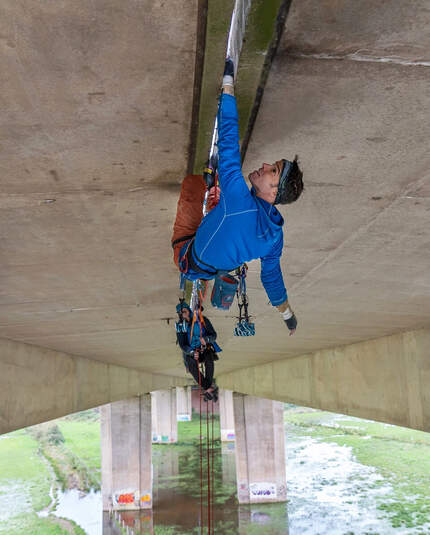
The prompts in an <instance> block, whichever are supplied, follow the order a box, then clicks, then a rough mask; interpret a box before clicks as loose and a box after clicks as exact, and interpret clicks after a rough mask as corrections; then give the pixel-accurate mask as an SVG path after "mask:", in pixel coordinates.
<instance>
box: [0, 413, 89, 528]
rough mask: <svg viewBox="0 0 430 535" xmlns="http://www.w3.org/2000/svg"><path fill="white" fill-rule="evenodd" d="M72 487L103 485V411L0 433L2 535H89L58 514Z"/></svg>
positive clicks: (79, 488)
mask: <svg viewBox="0 0 430 535" xmlns="http://www.w3.org/2000/svg"><path fill="white" fill-rule="evenodd" d="M69 489H78V490H79V491H81V492H82V493H87V492H88V491H89V490H90V489H96V490H97V489H100V423H99V417H98V411H96V410H93V411H85V412H84V413H80V414H79V415H72V416H69V417H66V418H62V419H60V420H56V421H55V422H48V423H45V424H40V425H37V426H33V427H30V428H28V429H26V430H20V431H16V432H14V433H9V434H7V435H4V436H2V437H0V534H2V535H3V534H4V535H6V534H7V535H28V534H29V533H31V535H85V532H84V530H82V529H81V528H80V527H79V526H78V525H77V524H75V523H74V522H73V521H72V520H70V519H65V518H59V517H57V516H54V515H53V514H52V511H53V510H54V509H55V507H56V505H57V503H58V502H57V495H58V492H60V491H63V490H69Z"/></svg>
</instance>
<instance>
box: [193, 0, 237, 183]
mask: <svg viewBox="0 0 430 535" xmlns="http://www.w3.org/2000/svg"><path fill="white" fill-rule="evenodd" d="M233 7H234V0H209V2H208V14H207V27H206V46H205V58H204V66H203V79H202V88H201V95H200V110H199V127H198V134H197V147H196V157H195V162H194V168H193V169H194V170H193V172H194V173H196V174H199V173H201V172H202V170H203V167H204V165H205V163H206V160H207V157H208V150H209V147H210V142H211V136H212V130H213V125H214V120H215V116H216V112H217V107H218V95H219V92H220V89H221V81H222V73H223V71H224V59H225V52H226V50H227V38H228V30H229V28H230V21H231V14H232V12H233Z"/></svg>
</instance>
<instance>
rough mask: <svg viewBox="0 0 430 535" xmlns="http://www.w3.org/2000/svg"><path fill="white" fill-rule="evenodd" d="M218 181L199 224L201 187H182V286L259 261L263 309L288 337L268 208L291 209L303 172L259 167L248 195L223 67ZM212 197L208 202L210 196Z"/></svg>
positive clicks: (188, 183)
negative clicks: (274, 315) (269, 308)
mask: <svg viewBox="0 0 430 535" xmlns="http://www.w3.org/2000/svg"><path fill="white" fill-rule="evenodd" d="M218 152H219V163H218V177H219V184H220V190H221V192H220V199H219V202H218V204H217V205H216V206H214V207H213V208H212V209H211V210H210V212H209V213H208V214H207V215H206V216H205V217H204V218H203V219H202V205H203V199H204V195H205V189H206V185H205V182H204V180H203V178H202V176H201V175H188V176H187V177H186V178H185V179H184V181H183V183H182V190H181V195H180V199H179V202H178V209H177V214H176V220H175V225H174V228H173V236H172V247H173V249H174V261H175V263H176V265H177V266H178V267H179V269H180V271H181V272H182V273H183V275H184V277H185V278H186V279H188V280H192V281H194V280H197V279H213V278H215V277H216V275H217V273H218V272H220V271H221V272H228V271H233V270H234V269H235V268H237V267H238V266H240V265H242V264H243V263H245V262H249V261H250V260H254V259H257V258H259V259H260V260H261V282H262V284H263V286H264V288H265V290H266V293H267V295H268V297H269V300H270V303H271V304H272V305H273V306H275V307H277V309H278V310H279V312H280V314H281V316H282V318H283V320H284V321H285V323H286V325H287V327H288V329H289V331H290V334H294V332H295V330H296V327H297V319H296V316H295V314H294V312H293V311H292V309H291V307H290V304H289V301H288V295H287V291H286V288H285V285H284V281H283V276H282V271H281V266H280V258H281V256H282V250H283V243H284V236H283V225H284V219H283V217H282V215H281V214H280V213H279V211H278V210H277V208H276V206H275V205H278V204H289V203H292V202H295V201H296V200H297V199H298V198H299V197H300V195H301V193H302V191H303V173H302V171H301V170H300V168H299V165H298V161H297V157H295V158H294V159H293V161H289V160H286V159H280V160H276V161H275V162H273V163H271V164H268V163H263V164H262V165H261V167H260V168H259V169H256V170H254V171H252V172H251V173H249V175H248V180H249V182H250V183H251V188H250V189H248V186H247V184H246V181H245V178H244V176H243V174H242V163H241V156H240V148H239V121H238V113H237V107H236V98H235V96H234V66H233V63H232V61H231V60H230V59H227V60H226V65H225V71H224V78H223V92H222V95H221V100H220V104H219V109H218ZM213 197H214V196H213Z"/></svg>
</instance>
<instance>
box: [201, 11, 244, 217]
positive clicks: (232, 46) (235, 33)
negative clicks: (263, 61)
mask: <svg viewBox="0 0 430 535" xmlns="http://www.w3.org/2000/svg"><path fill="white" fill-rule="evenodd" d="M251 1H252V0H236V2H235V4H234V8H233V13H232V15H231V22H230V30H229V32H228V41H227V53H226V56H227V57H229V58H231V59H232V60H233V64H234V77H235V78H236V74H237V68H238V65H239V56H240V52H241V50H242V44H243V37H244V35H245V28H246V20H247V17H248V13H249V10H250V8H251ZM217 153H218V118H217V117H215V123H214V127H213V131H212V140H211V147H210V150H209V159H211V158H212V157H213V156H217ZM208 196H209V192H208V191H206V193H205V198H204V201H203V217H204V216H205V215H206V214H207V202H208Z"/></svg>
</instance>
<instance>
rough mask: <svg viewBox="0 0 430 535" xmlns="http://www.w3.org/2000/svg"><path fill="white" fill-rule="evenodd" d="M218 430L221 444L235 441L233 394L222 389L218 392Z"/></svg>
mask: <svg viewBox="0 0 430 535" xmlns="http://www.w3.org/2000/svg"><path fill="white" fill-rule="evenodd" d="M219 428H220V434H221V440H222V441H223V442H233V441H234V440H235V431H234V411H233V392H232V391H231V390H224V389H223V388H222V389H221V390H220V391H219Z"/></svg>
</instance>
